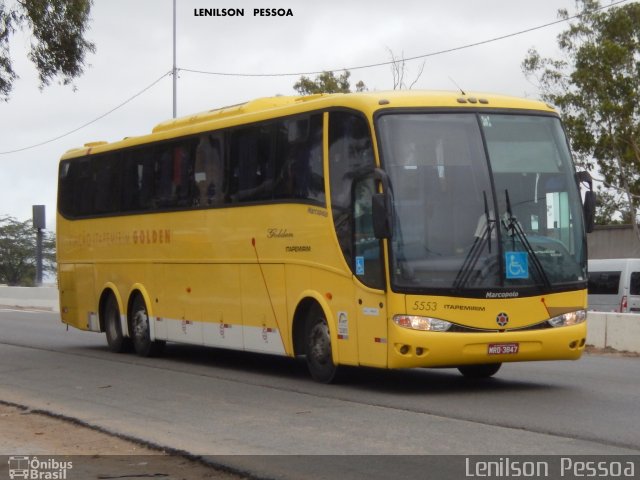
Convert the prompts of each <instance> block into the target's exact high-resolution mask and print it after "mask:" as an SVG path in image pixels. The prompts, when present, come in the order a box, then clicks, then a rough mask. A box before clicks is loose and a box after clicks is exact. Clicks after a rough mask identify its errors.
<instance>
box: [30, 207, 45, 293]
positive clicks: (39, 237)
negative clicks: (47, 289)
mask: <svg viewBox="0 0 640 480" xmlns="http://www.w3.org/2000/svg"><path fill="white" fill-rule="evenodd" d="M45 223H46V221H45V214H44V205H34V206H33V228H35V229H36V286H37V287H41V286H42V242H43V239H44V229H45Z"/></svg>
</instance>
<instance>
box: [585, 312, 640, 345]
mask: <svg viewBox="0 0 640 480" xmlns="http://www.w3.org/2000/svg"><path fill="white" fill-rule="evenodd" d="M587 344H588V345H593V346H594V347H597V348H606V347H609V348H614V349H616V350H619V351H623V352H624V351H627V352H636V353H640V315H639V314H637V313H613V312H612V313H608V312H589V313H588V314H587Z"/></svg>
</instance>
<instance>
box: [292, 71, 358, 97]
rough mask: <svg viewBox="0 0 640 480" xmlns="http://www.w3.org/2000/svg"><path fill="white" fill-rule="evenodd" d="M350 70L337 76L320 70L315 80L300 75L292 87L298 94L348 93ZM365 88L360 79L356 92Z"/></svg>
mask: <svg viewBox="0 0 640 480" xmlns="http://www.w3.org/2000/svg"><path fill="white" fill-rule="evenodd" d="M350 76H351V72H350V71H349V70H345V71H344V72H343V73H342V74H341V75H339V76H337V77H336V75H335V73H334V72H322V73H321V74H319V75H317V76H316V78H315V80H311V79H310V78H309V77H306V76H304V75H302V76H301V77H300V80H298V81H297V82H296V83H295V84H294V85H293V89H294V90H296V91H297V92H298V93H299V94H300V95H314V94H316V93H350V92H351V83H350V82H349V77H350ZM366 89H367V87H366V86H365V84H364V82H363V81H362V80H360V81H359V82H358V83H356V92H363V91H365V90H366Z"/></svg>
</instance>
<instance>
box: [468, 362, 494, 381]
mask: <svg viewBox="0 0 640 480" xmlns="http://www.w3.org/2000/svg"><path fill="white" fill-rule="evenodd" d="M501 366H502V363H483V364H480V365H463V366H461V367H458V370H459V371H460V373H461V374H462V375H464V376H465V377H467V378H489V377H492V376H493V375H495V374H496V373H497V372H498V370H500V367H501Z"/></svg>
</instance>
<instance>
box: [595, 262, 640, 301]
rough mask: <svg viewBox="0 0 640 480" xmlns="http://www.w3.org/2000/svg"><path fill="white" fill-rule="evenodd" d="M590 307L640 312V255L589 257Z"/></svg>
mask: <svg viewBox="0 0 640 480" xmlns="http://www.w3.org/2000/svg"><path fill="white" fill-rule="evenodd" d="M589 310H595V311H597V312H621V313H640V258H612V259H602V260H600V259H598V260H589Z"/></svg>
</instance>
